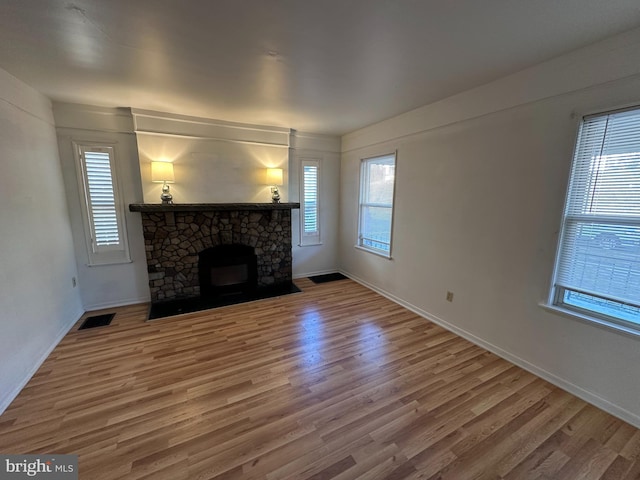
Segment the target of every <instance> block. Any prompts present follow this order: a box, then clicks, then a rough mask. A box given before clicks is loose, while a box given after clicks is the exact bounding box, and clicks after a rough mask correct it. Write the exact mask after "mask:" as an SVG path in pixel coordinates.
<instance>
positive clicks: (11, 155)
mask: <svg viewBox="0 0 640 480" xmlns="http://www.w3.org/2000/svg"><path fill="white" fill-rule="evenodd" d="M0 159H1V160H0V192H2V206H1V207H0V225H1V227H0V228H1V230H0V231H1V232H2V234H1V235H0V265H1V267H0V312H1V313H0V413H2V411H3V410H4V409H5V408H6V407H7V406H8V404H9V403H10V402H11V401H12V400H13V398H15V396H16V395H17V394H18V392H19V391H20V389H21V388H22V387H23V386H24V384H26V382H27V381H28V379H29V378H30V377H31V375H33V373H35V371H36V369H37V368H38V367H39V366H40V364H41V363H42V361H44V359H45V358H46V356H47V355H48V354H49V352H50V351H51V350H52V349H53V348H54V347H55V345H56V344H57V343H58V342H59V341H60V339H61V338H62V337H63V336H64V334H65V333H66V332H67V331H68V330H69V329H70V328H71V327H72V326H73V324H74V323H75V322H76V321H77V320H78V318H79V317H80V315H82V313H83V311H82V306H81V303H80V295H79V293H78V290H77V289H74V288H73V287H72V280H71V279H72V277H74V276H77V272H76V265H75V260H74V256H73V246H72V245H73V244H72V238H71V227H70V223H69V215H68V213H67V204H66V198H65V194H64V185H63V181H62V175H61V173H60V162H59V158H58V147H57V143H56V135H55V129H54V126H53V115H52V113H51V103H50V102H49V100H48V99H47V98H45V97H44V96H42V95H40V94H39V93H38V92H36V91H35V90H33V89H32V88H30V87H29V86H27V85H25V84H24V83H22V82H20V81H19V80H17V79H16V78H15V77H12V76H11V75H9V74H8V73H7V72H5V71H4V70H0Z"/></svg>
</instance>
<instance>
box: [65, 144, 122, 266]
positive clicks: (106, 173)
mask: <svg viewBox="0 0 640 480" xmlns="http://www.w3.org/2000/svg"><path fill="white" fill-rule="evenodd" d="M75 147H76V153H77V155H78V163H79V167H80V168H79V173H80V175H79V177H80V178H79V180H80V183H81V187H82V189H81V191H82V192H83V193H84V199H83V200H84V202H83V203H82V210H83V213H84V226H85V234H86V235H85V236H86V240H87V250H88V254H89V265H104V264H112V263H122V262H128V261H130V259H129V249H128V245H127V241H126V232H125V230H124V222H123V218H124V212H123V209H122V202H120V201H119V195H118V187H117V183H116V176H115V163H114V149H113V147H104V146H92V145H75Z"/></svg>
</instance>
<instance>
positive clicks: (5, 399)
mask: <svg viewBox="0 0 640 480" xmlns="http://www.w3.org/2000/svg"><path fill="white" fill-rule="evenodd" d="M82 315H84V312H83V313H81V314H80V315H78V318H77V319H76V320H73V321H71V322H69V323H68V324H65V325H63V326H62V328H61V329H60V331H59V332H58V334H57V335H56V337H55V339H54V341H53V342H52V343H51V344H50V345H49V346H48V347H47V349H46V350H45V351H44V352H43V353H42V355H41V356H40V358H38V360H37V361H36V362H34V364H33V366H32V367H31V368H30V369H29V371H28V372H27V374H26V375H25V377H24V378H23V379H22V380H21V381H20V382H19V383H18V384H17V385H16V386H15V387H14V388H13V389H12V390H10V391H9V392H8V393H6V394H5V395H3V396H2V397H0V415H2V414H3V413H4V411H5V410H6V409H7V408H9V405H11V403H12V402H13V401H14V400H15V399H16V397H17V396H18V395H19V394H20V392H21V391H22V389H23V388H24V387H25V386H26V385H27V383H29V380H31V378H33V376H34V375H35V374H36V372H37V371H38V369H40V367H41V366H42V364H43V363H44V361H45V360H46V359H47V358H48V357H49V355H51V352H53V350H54V349H55V348H56V347H57V346H58V344H59V343H60V342H61V341H62V339H63V338H64V337H65V335H66V334H67V333H69V332H70V331H71V329H72V328H73V326H74V325H75V324H76V323H77V322H78V320H80V319H81V318H82ZM69 318H74V315H69Z"/></svg>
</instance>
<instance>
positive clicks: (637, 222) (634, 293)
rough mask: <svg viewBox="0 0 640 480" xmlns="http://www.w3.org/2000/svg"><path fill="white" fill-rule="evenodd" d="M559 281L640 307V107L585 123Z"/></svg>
mask: <svg viewBox="0 0 640 480" xmlns="http://www.w3.org/2000/svg"><path fill="white" fill-rule="evenodd" d="M555 285H556V286H557V287H562V288H566V289H570V290H574V291H577V292H581V293H586V294H589V295H596V296H598V297H601V298H603V299H605V300H613V301H616V302H622V303H627V304H631V305H635V306H640V111H639V110H627V111H620V112H615V113H609V114H604V115H597V116H591V117H586V118H585V119H584V121H583V123H582V126H581V128H580V133H579V136H578V141H577V144H576V151H575V155H574V160H573V166H572V171H571V180H570V183H569V188H568V193H567V200H566V205H565V211H564V216H563V231H562V237H561V241H560V249H559V256H558V264H557V267H556V278H555Z"/></svg>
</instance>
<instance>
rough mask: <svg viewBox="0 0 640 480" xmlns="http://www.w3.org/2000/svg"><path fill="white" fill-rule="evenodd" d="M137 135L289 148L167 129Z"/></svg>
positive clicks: (280, 146) (268, 143) (283, 145)
mask: <svg viewBox="0 0 640 480" xmlns="http://www.w3.org/2000/svg"><path fill="white" fill-rule="evenodd" d="M136 134H137V135H149V136H152V137H177V138H188V139H191V140H208V141H210V142H225V143H239V144H241V145H257V146H259V147H274V148H290V147H289V145H285V144H283V143H271V142H254V141H251V140H236V139H233V138H223V137H210V136H208V135H187V134H182V133H173V132H168V131H164V132H162V131H157V132H143V131H138V132H136Z"/></svg>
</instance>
